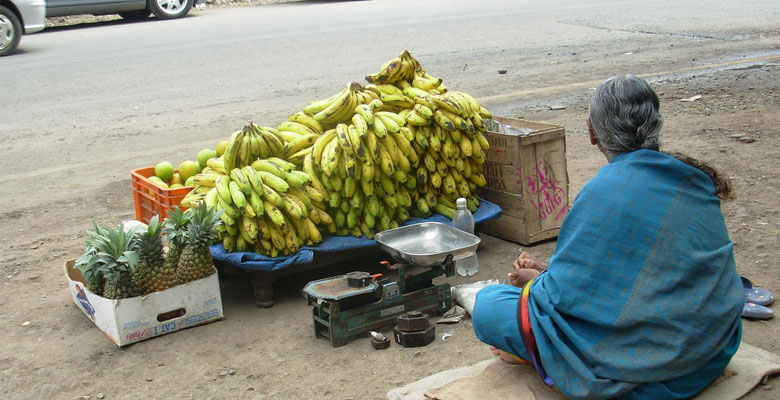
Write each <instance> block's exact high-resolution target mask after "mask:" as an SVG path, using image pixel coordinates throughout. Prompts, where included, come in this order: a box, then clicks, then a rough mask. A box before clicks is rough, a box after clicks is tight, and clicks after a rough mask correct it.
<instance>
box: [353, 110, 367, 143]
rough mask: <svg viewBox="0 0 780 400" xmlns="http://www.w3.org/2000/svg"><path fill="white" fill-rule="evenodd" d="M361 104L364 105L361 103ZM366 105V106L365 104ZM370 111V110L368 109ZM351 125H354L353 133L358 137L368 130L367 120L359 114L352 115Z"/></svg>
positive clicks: (364, 134)
mask: <svg viewBox="0 0 780 400" xmlns="http://www.w3.org/2000/svg"><path fill="white" fill-rule="evenodd" d="M363 106H366V105H365V104H363ZM366 107H368V106H366ZM369 112H370V111H369ZM352 126H354V127H355V133H357V136H358V137H359V138H362V137H363V136H366V133H367V132H368V121H367V120H366V119H365V118H364V117H363V115H361V114H355V115H353V116H352Z"/></svg>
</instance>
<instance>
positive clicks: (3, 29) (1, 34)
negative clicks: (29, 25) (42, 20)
mask: <svg viewBox="0 0 780 400" xmlns="http://www.w3.org/2000/svg"><path fill="white" fill-rule="evenodd" d="M152 1H155V0H152ZM190 1H191V0H190ZM21 39H22V24H21V23H20V22H19V18H18V17H17V16H16V14H14V12H13V11H11V10H9V9H7V8H5V7H3V6H0V57H2V56H4V55H6V54H8V53H10V52H12V51H14V49H15V48H16V46H18V45H19V41H20V40H21Z"/></svg>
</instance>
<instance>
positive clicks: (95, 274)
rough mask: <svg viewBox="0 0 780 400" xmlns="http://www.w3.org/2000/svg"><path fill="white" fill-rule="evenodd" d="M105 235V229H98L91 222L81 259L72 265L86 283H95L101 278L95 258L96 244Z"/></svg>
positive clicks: (97, 226) (96, 225) (95, 224)
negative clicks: (85, 247)
mask: <svg viewBox="0 0 780 400" xmlns="http://www.w3.org/2000/svg"><path fill="white" fill-rule="evenodd" d="M105 234H106V230H105V228H102V227H100V226H99V225H98V224H97V223H95V221H92V230H91V231H87V240H86V245H87V249H86V251H85V252H84V254H82V255H81V257H79V258H78V259H76V263H75V264H74V267H75V268H76V269H78V270H79V271H81V274H82V275H83V276H84V279H86V280H87V282H93V283H97V281H99V280H100V279H101V278H102V273H101V271H100V268H99V263H98V258H97V252H98V250H97V243H98V241H99V240H100V238H101V237H103V236H104V235H105Z"/></svg>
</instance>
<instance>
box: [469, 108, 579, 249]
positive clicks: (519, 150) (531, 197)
mask: <svg viewBox="0 0 780 400" xmlns="http://www.w3.org/2000/svg"><path fill="white" fill-rule="evenodd" d="M493 120H494V121H496V122H498V123H501V124H504V125H505V126H509V127H511V128H514V129H515V132H518V133H514V134H513V133H499V132H498V129H497V125H496V124H495V123H490V122H492V121H489V122H488V123H487V128H488V129H487V132H486V134H485V137H486V138H487V140H488V142H490V150H488V151H487V154H486V161H485V164H484V165H483V168H484V174H485V179H486V181H487V185H486V186H485V187H484V188H479V189H478V191H477V193H478V194H479V196H480V197H482V198H484V199H486V200H488V201H491V202H493V203H496V204H497V205H498V206H500V207H501V209H502V211H503V215H502V217H501V218H499V219H498V220H493V221H488V222H485V223H483V224H481V225H480V232H483V233H486V234H488V235H491V236H496V237H500V238H502V239H506V240H510V241H513V242H517V243H521V244H526V245H527V244H532V243H535V242H539V241H541V240H545V239H549V238H553V237H556V236H558V231H559V230H560V227H561V223H562V222H563V218H564V217H565V216H566V213H567V212H568V210H569V173H568V170H567V169H566V134H565V131H564V128H563V127H562V126H558V125H551V124H545V123H541V122H533V121H525V120H519V119H513V118H502V117H493Z"/></svg>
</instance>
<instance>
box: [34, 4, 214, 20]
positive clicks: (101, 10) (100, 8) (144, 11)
mask: <svg viewBox="0 0 780 400" xmlns="http://www.w3.org/2000/svg"><path fill="white" fill-rule="evenodd" d="M205 1H206V0H199V1H195V0H46V17H62V16H65V15H76V14H94V15H104V14H119V15H120V16H121V17H122V18H124V19H138V18H146V17H148V16H149V15H150V14H154V16H155V17H157V18H160V19H174V18H181V17H183V16H185V15H187V13H189V12H190V9H191V8H192V6H193V4H195V3H205Z"/></svg>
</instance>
